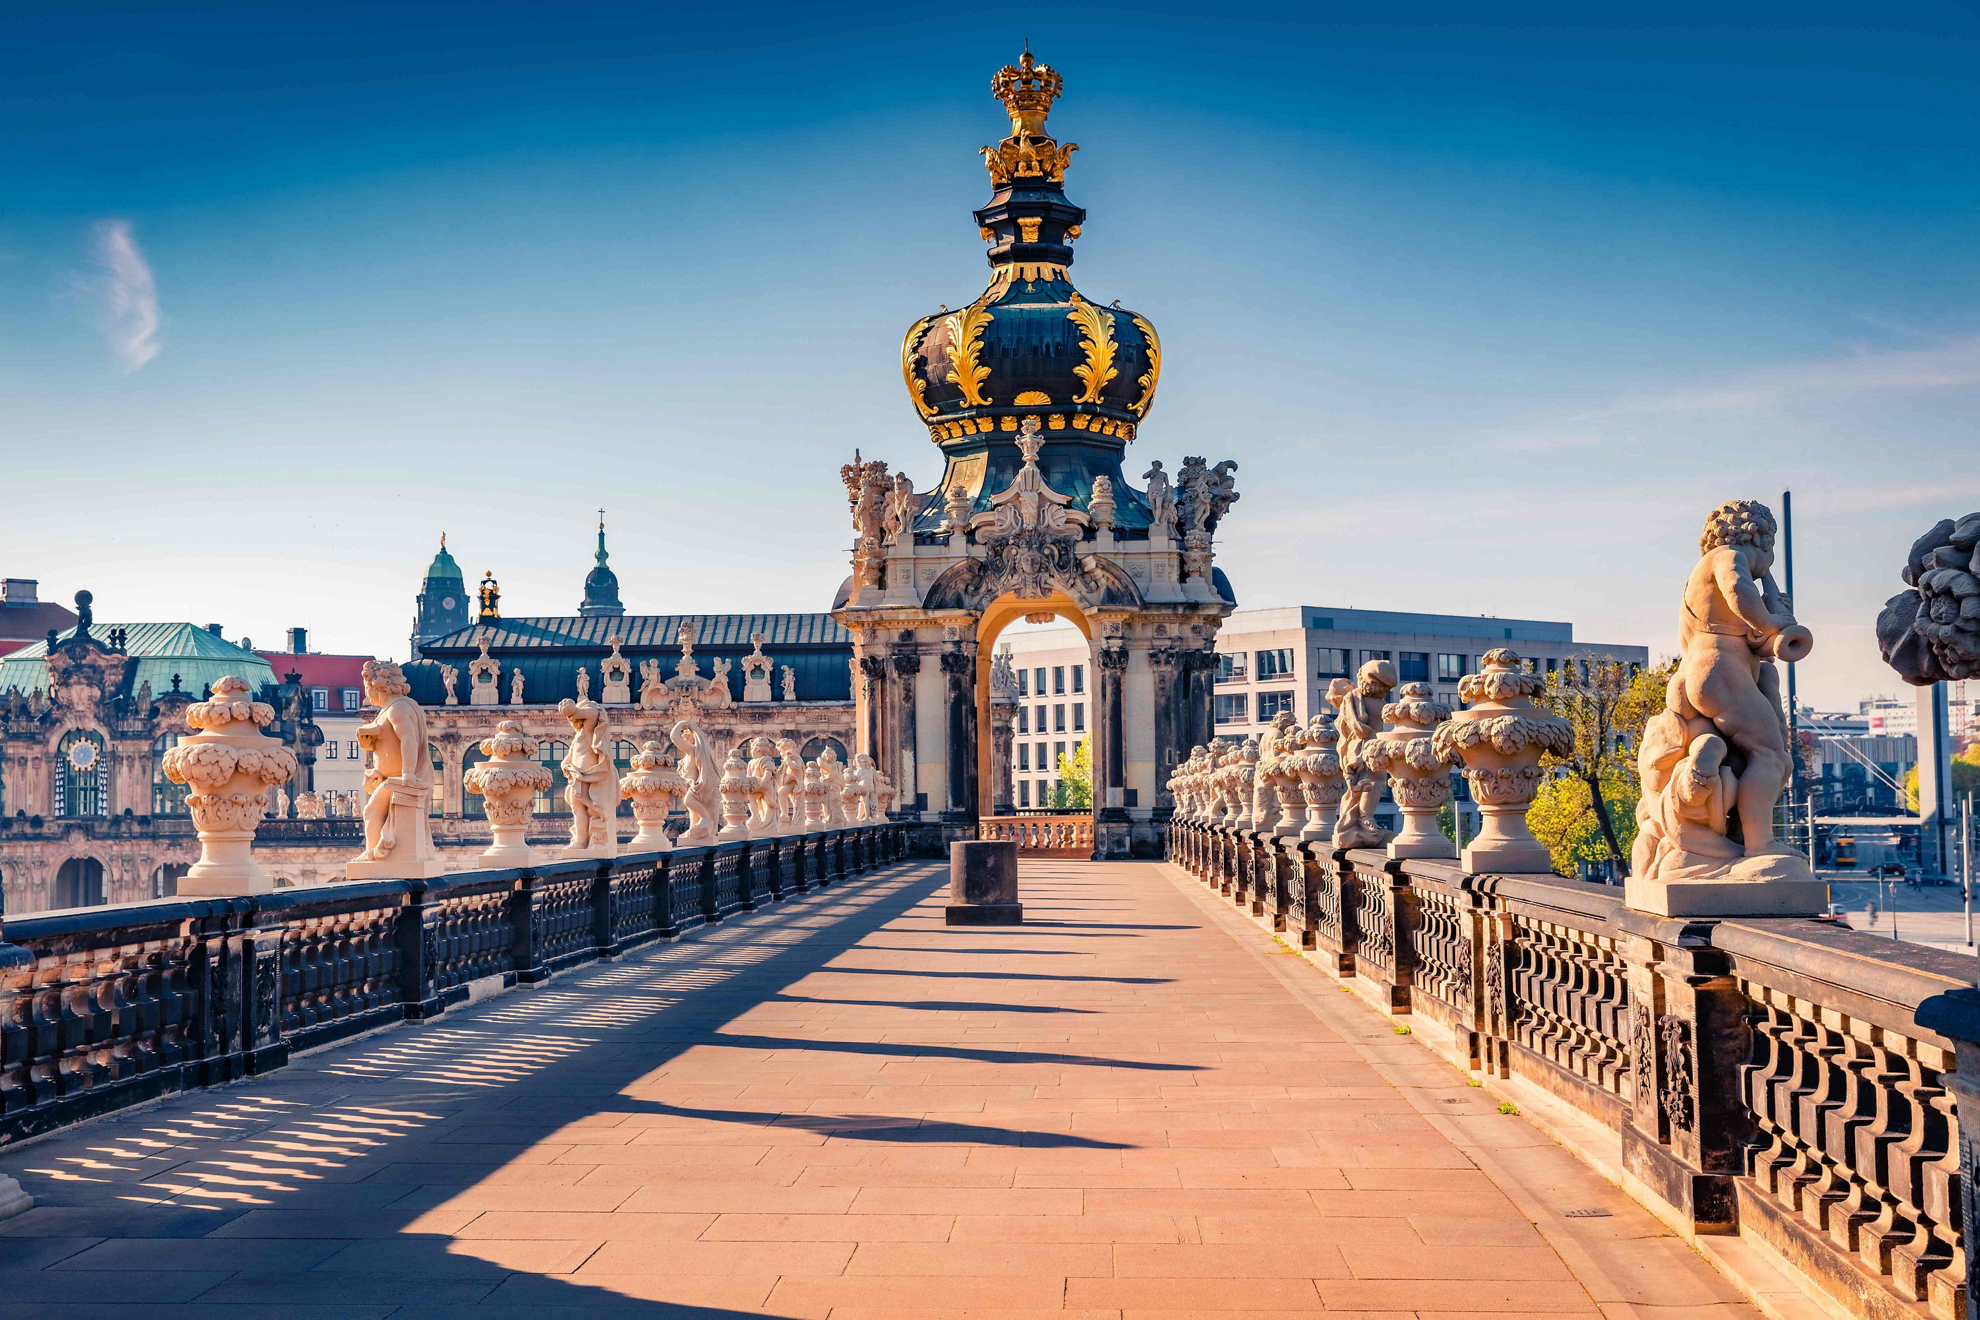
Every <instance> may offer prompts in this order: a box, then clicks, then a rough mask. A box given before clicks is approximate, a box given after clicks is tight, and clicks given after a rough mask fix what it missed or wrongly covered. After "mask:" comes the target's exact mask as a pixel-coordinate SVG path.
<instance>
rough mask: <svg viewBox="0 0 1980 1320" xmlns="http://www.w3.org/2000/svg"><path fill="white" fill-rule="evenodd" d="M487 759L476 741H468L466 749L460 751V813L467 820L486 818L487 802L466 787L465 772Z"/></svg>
mask: <svg viewBox="0 0 1980 1320" xmlns="http://www.w3.org/2000/svg"><path fill="white" fill-rule="evenodd" d="M487 759H488V757H487V756H486V755H485V754H484V753H483V752H482V750H481V744H480V743H478V742H473V743H469V744H468V746H467V750H466V751H464V752H462V753H461V815H463V816H465V817H467V818H468V819H469V820H486V819H488V804H487V803H486V802H485V801H483V800H482V797H481V794H479V793H470V792H468V787H467V772H468V771H470V770H472V769H473V768H474V767H475V766H477V765H479V764H480V763H481V762H483V761H486V760H487Z"/></svg>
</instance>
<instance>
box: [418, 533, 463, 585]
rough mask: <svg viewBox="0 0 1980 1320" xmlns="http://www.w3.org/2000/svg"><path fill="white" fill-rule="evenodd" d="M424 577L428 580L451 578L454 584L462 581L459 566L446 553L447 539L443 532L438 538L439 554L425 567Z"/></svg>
mask: <svg viewBox="0 0 1980 1320" xmlns="http://www.w3.org/2000/svg"><path fill="white" fill-rule="evenodd" d="M426 576H427V577H428V579H432V578H452V579H454V580H455V581H456V582H459V581H461V580H462V579H461V566H460V565H459V564H457V563H455V562H454V557H453V556H452V555H450V554H448V553H447V537H446V534H445V533H444V532H443V533H442V534H441V536H440V553H439V554H437V555H435V556H433V562H432V563H431V564H428V565H427V566H426Z"/></svg>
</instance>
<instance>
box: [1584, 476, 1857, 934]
mask: <svg viewBox="0 0 1980 1320" xmlns="http://www.w3.org/2000/svg"><path fill="white" fill-rule="evenodd" d="M1774 535H1775V523H1774V516H1773V514H1772V513H1770V512H1769V511H1768V509H1767V507H1766V506H1765V505H1763V504H1761V503H1759V502H1758V501H1756V500H1729V501H1727V502H1726V503H1725V504H1722V505H1720V506H1719V507H1718V508H1717V509H1715V510H1713V511H1712V514H1711V516H1710V517H1708V518H1707V519H1706V520H1705V529H1704V533H1703V534H1702V535H1701V536H1700V538H1699V542H1698V551H1699V559H1698V564H1697V566H1696V567H1695V568H1693V569H1692V571H1691V576H1690V578H1689V579H1688V580H1687V581H1686V582H1685V585H1684V596H1683V602H1682V608H1681V612H1680V614H1679V618H1678V644H1679V646H1680V648H1681V650H1682V656H1681V658H1680V659H1679V661H1678V668H1677V673H1676V674H1675V675H1673V676H1672V678H1671V681H1670V686H1669V688H1668V690H1667V692H1666V695H1665V703H1664V709H1663V710H1662V711H1661V712H1659V713H1658V714H1656V715H1654V716H1652V717H1651V719H1650V721H1649V722H1648V723H1647V724H1646V725H1645V727H1644V731H1643V740H1642V744H1641V746H1640V748H1639V749H1638V752H1637V770H1638V773H1639V775H1640V777H1641V779H1642V783H1643V798H1642V802H1641V805H1640V806H1639V808H1638V816H1639V820H1640V821H1641V822H1642V828H1641V830H1640V832H1639V834H1638V836H1637V842H1636V846H1635V848H1634V849H1633V853H1634V857H1635V864H1634V865H1633V866H1632V867H1631V874H1630V876H1629V879H1628V880H1627V881H1626V882H1625V884H1624V889H1623V896H1624V899H1625V901H1626V902H1627V903H1628V904H1629V905H1630V906H1631V907H1633V908H1636V909H1638V910H1640V911H1646V912H1652V913H1656V914H1657V915H1659V916H1667V917H1676V916H1704V915H1709V916H1754V915H1762V914H1770V913H1771V914H1782V915H1787V914H1793V913H1798V912H1819V911H1821V910H1822V905H1823V904H1824V903H1825V902H1826V900H1827V888H1826V887H1825V886H1824V885H1823V884H1821V883H1820V882H1819V881H1817V880H1816V879H1815V874H1814V871H1813V870H1812V869H1811V868H1810V866H1809V864H1808V859H1807V858H1806V857H1803V856H1802V855H1801V854H1800V853H1798V852H1796V851H1795V850H1794V849H1793V848H1791V847H1789V846H1787V845H1786V844H1784V843H1781V842H1779V841H1777V840H1776V839H1775V838H1774V804H1775V803H1776V802H1778V801H1779V800H1780V796H1781V790H1782V789H1784V788H1786V787H1787V782H1788V773H1789V769H1790V765H1791V762H1790V760H1789V753H1788V729H1787V719H1786V716H1785V714H1784V713H1783V711H1782V709H1781V683H1780V675H1779V673H1778V671H1777V670H1776V669H1775V667H1774V662H1775V661H1776V660H1787V661H1794V660H1800V659H1801V658H1803V657H1804V656H1806V655H1807V654H1808V653H1809V651H1810V650H1811V649H1812V648H1813V646H1814V637H1813V636H1812V635H1811V634H1810V633H1809V631H1808V629H1806V628H1804V627H1802V626H1801V625H1800V624H1798V623H1796V622H1795V618H1794V610H1793V604H1792V602H1790V601H1789V600H1788V599H1787V597H1785V596H1783V595H1782V594H1781V593H1780V590H1779V588H1777V587H1776V586H1775V585H1774V578H1773V567H1774ZM1728 776H1730V779H1728V778H1727V777H1728ZM1718 798H1724V799H1725V810H1724V811H1719V810H1718V809H1717V808H1716V807H1715V805H1714V802H1715V800H1716V799H1718Z"/></svg>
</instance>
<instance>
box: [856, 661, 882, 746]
mask: <svg viewBox="0 0 1980 1320" xmlns="http://www.w3.org/2000/svg"><path fill="white" fill-rule="evenodd" d="M886 699H887V657H886V656H884V655H863V656H861V657H860V658H859V728H860V744H859V747H858V748H857V749H856V750H858V751H862V752H865V753H866V754H867V755H869V756H871V757H872V758H873V760H874V763H875V764H878V763H879V762H880V761H881V760H882V759H883V758H884V757H885V755H886V753H885V752H884V751H883V750H882V746H881V738H882V730H883V729H884V728H885V727H886V704H885V703H886Z"/></svg>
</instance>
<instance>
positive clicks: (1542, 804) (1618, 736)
mask: <svg viewBox="0 0 1980 1320" xmlns="http://www.w3.org/2000/svg"><path fill="white" fill-rule="evenodd" d="M1676 669H1677V666H1676V665H1675V664H1665V665H1655V666H1651V667H1648V668H1646V667H1643V666H1639V665H1635V664H1632V663H1630V662H1627V661H1623V660H1604V659H1589V658H1586V657H1581V656H1570V657H1569V658H1568V659H1566V660H1563V661H1562V662H1561V667H1560V668H1559V669H1558V670H1556V671H1554V672H1553V673H1551V674H1548V675H1547V688H1546V691H1545V692H1544V693H1542V694H1541V697H1540V701H1541V703H1542V704H1543V705H1545V706H1546V707H1547V709H1549V710H1551V711H1552V712H1553V713H1554V714H1556V715H1559V716H1560V717H1561V718H1562V719H1565V720H1566V721H1567V722H1568V723H1569V725H1571V726H1572V727H1573V729H1574V743H1573V745H1572V746H1571V747H1570V749H1569V750H1568V751H1567V752H1566V753H1565V754H1563V755H1559V756H1556V755H1554V754H1553V753H1551V752H1550V753H1547V754H1546V755H1545V756H1543V757H1542V758H1541V760H1540V765H1541V767H1542V768H1543V769H1548V770H1552V771H1554V772H1555V774H1554V776H1553V777H1552V778H1551V779H1550V780H1549V781H1548V782H1547V783H1543V784H1542V785H1541V786H1540V792H1539V793H1538V794H1537V795H1536V796H1535V797H1534V801H1533V809H1532V811H1530V812H1528V813H1527V824H1528V826H1529V827H1530V828H1531V829H1532V830H1533V834H1534V837H1535V838H1537V839H1539V840H1540V841H1541V842H1542V843H1544V844H1546V845H1547V849H1548V852H1549V853H1550V854H1551V855H1552V857H1553V860H1554V865H1555V866H1556V867H1557V868H1558V869H1560V870H1563V871H1567V870H1572V869H1573V863H1574V862H1577V861H1594V860H1597V859H1599V858H1600V857H1602V856H1603V855H1605V854H1606V855H1607V857H1608V858H1609V860H1610V862H1612V863H1613V864H1614V866H1615V868H1616V874H1618V875H1628V874H1629V850H1630V846H1631V845H1632V844H1634V843H1635V841H1636V804H1637V801H1638V799H1639V798H1640V797H1641V796H1642V793H1643V786H1642V784H1641V782H1640V781H1639V780H1638V778H1637V773H1636V749H1637V746H1638V744H1639V743H1641V742H1642V740H1643V726H1644V725H1645V724H1647V723H1649V720H1650V717H1651V716H1652V715H1655V714H1656V713H1657V712H1658V711H1660V710H1662V709H1663V708H1664V692H1665V689H1666V688H1667V687H1668V686H1669V684H1670V680H1671V675H1672V674H1673V673H1674V672H1676Z"/></svg>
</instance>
